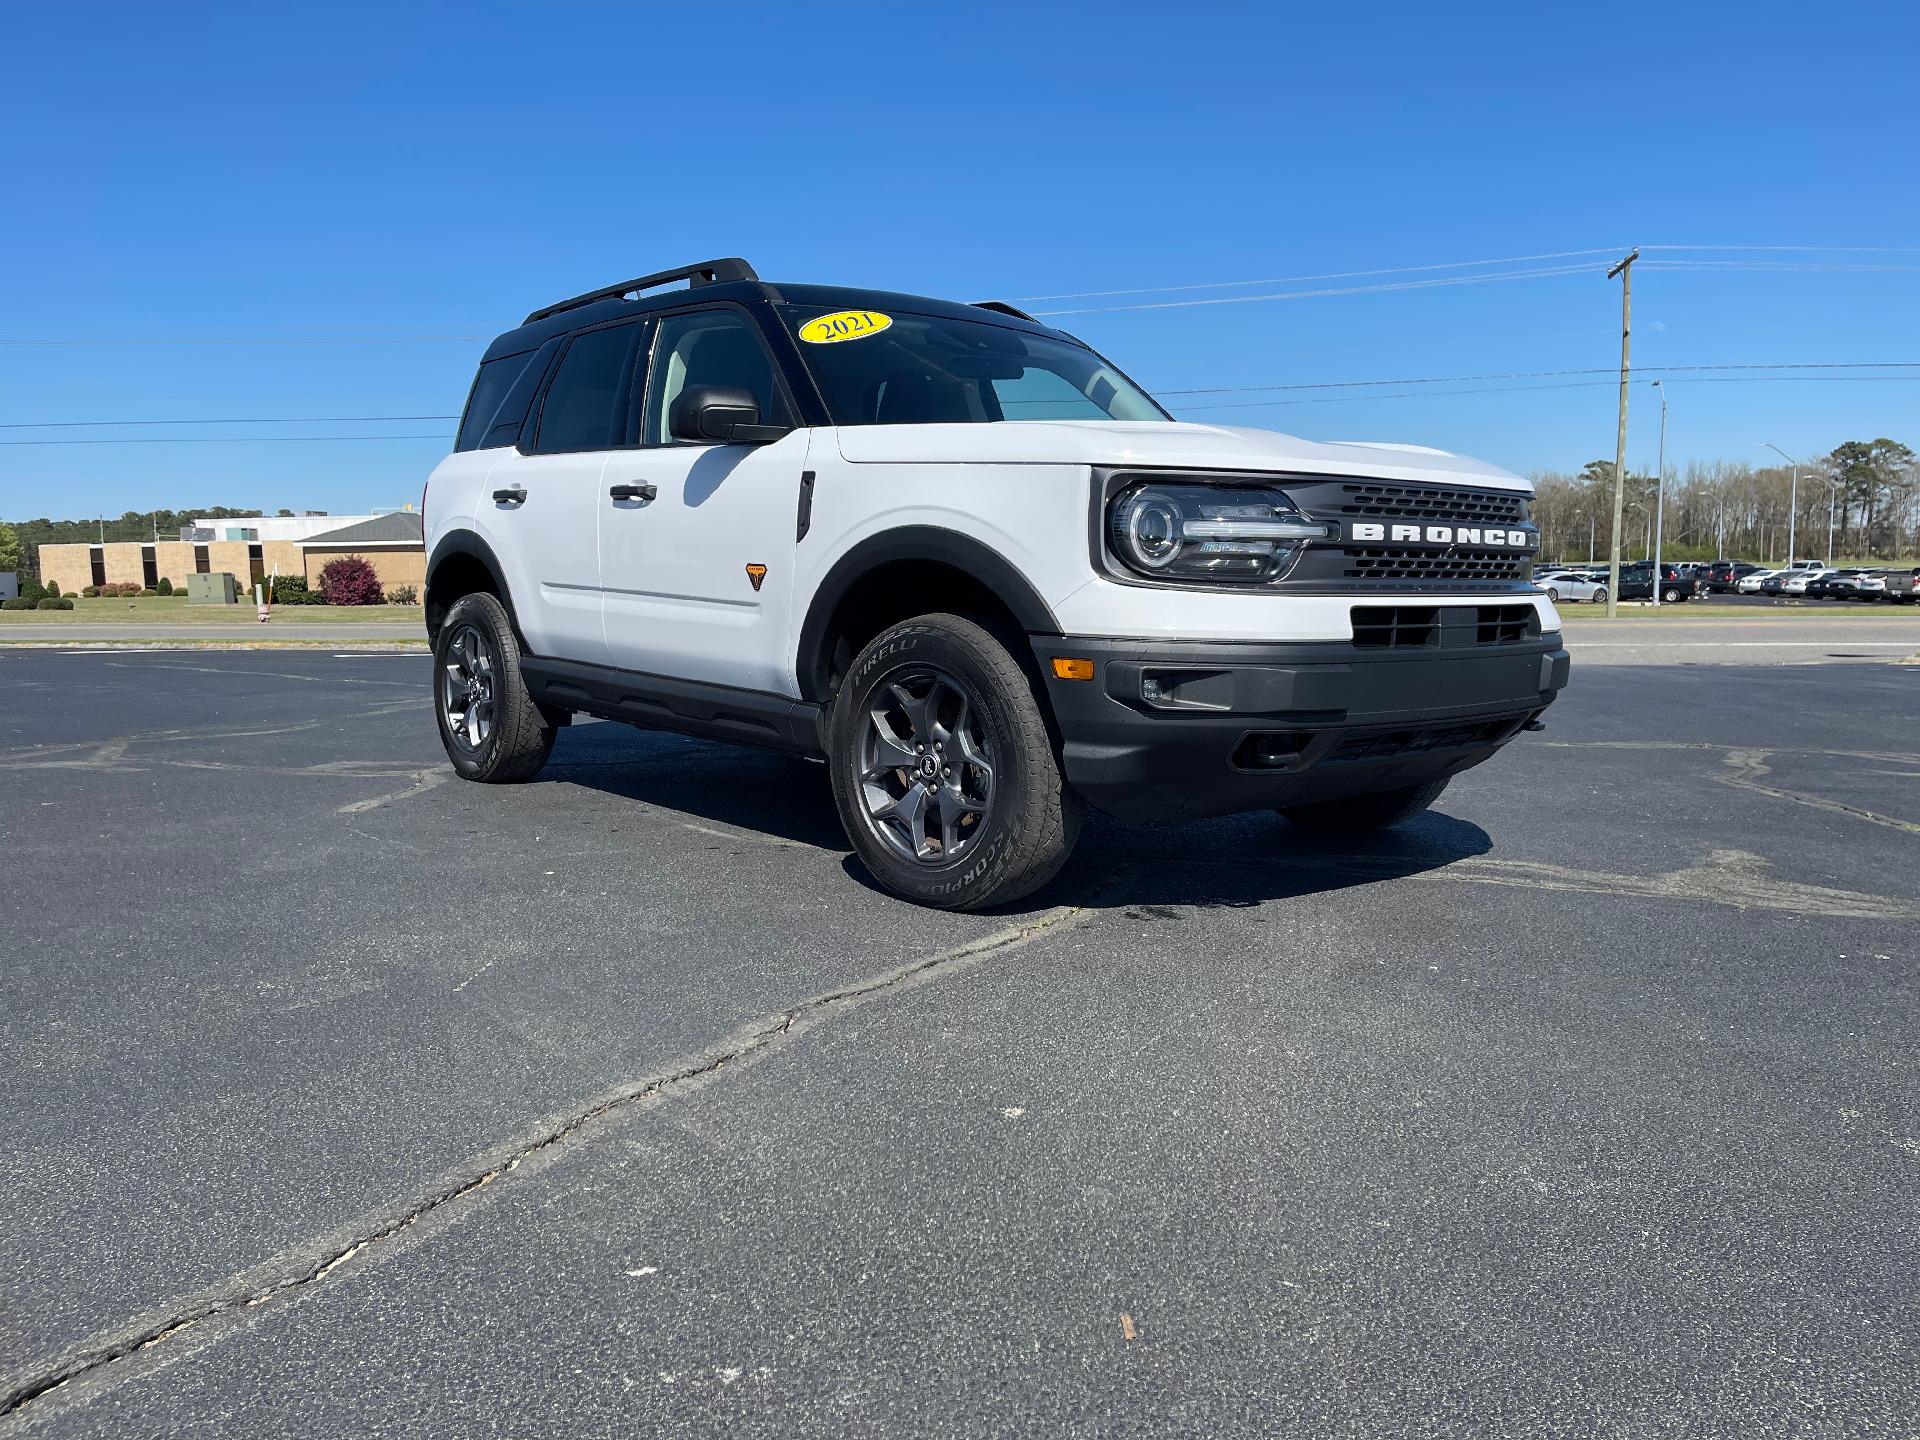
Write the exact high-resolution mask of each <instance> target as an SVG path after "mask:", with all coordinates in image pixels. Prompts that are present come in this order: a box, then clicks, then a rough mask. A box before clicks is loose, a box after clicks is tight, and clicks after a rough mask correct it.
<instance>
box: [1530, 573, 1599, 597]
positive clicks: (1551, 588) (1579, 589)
mask: <svg viewBox="0 0 1920 1440" xmlns="http://www.w3.org/2000/svg"><path fill="white" fill-rule="evenodd" d="M1533 583H1534V584H1536V585H1538V586H1539V587H1540V588H1541V589H1542V590H1544V591H1546V592H1547V598H1548V599H1549V600H1551V601H1553V602H1554V603H1555V604H1558V603H1559V602H1560V601H1562V600H1592V601H1597V602H1598V603H1600V604H1602V605H1604V604H1606V603H1607V582H1606V580H1605V579H1604V578H1602V579H1595V578H1594V577H1593V576H1592V575H1589V574H1585V573H1583V572H1581V571H1578V570H1556V571H1554V572H1552V573H1551V574H1548V575H1544V576H1536V577H1534V582H1533Z"/></svg>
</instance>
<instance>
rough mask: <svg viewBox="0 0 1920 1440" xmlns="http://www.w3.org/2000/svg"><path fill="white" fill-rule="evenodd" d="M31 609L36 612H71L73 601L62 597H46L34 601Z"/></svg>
mask: <svg viewBox="0 0 1920 1440" xmlns="http://www.w3.org/2000/svg"><path fill="white" fill-rule="evenodd" d="M33 608H34V609H36V610H71V609H72V608H73V601H72V600H70V599H68V598H67V597H66V596H64V595H48V596H46V597H45V598H43V599H40V600H36V601H35V602H34V606H33Z"/></svg>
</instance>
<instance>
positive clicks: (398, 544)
mask: <svg viewBox="0 0 1920 1440" xmlns="http://www.w3.org/2000/svg"><path fill="white" fill-rule="evenodd" d="M300 544H301V547H302V550H303V552H304V554H305V557H306V576H307V583H308V584H309V585H312V586H315V587H316V588H317V587H318V586H319V584H320V571H321V569H322V568H323V567H325V565H326V563H327V562H328V561H329V560H334V559H338V558H339V557H340V556H342V555H358V556H359V557H360V558H361V559H363V560H365V561H366V562H367V563H368V564H370V565H372V566H373V570H374V573H375V574H376V575H378V576H379V577H380V588H381V589H382V590H393V589H395V588H397V587H399V586H401V585H411V586H413V587H414V589H416V590H425V589H426V588H427V547H426V537H425V536H424V535H423V534H422V533H421V529H420V516H419V513H418V512H417V511H412V510H395V511H394V512H392V513H391V514H388V515H376V516H374V517H373V518H372V519H371V520H362V521H360V522H359V523H358V524H355V525H344V526H342V527H341V528H340V529H338V530H329V531H327V532H325V533H324V534H321V535H314V536H311V537H309V538H308V539H306V540H303V541H301V542H300Z"/></svg>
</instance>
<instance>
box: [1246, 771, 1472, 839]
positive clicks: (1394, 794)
mask: <svg viewBox="0 0 1920 1440" xmlns="http://www.w3.org/2000/svg"><path fill="white" fill-rule="evenodd" d="M1446 788H1447V782H1446V781H1445V780H1432V781H1429V782H1428V783H1427V784H1425V785H1404V786H1402V787H1401V788H1399V789H1398V790H1376V791H1375V792H1374V793H1373V794H1371V795H1348V796H1346V797H1344V798H1342V799H1339V800H1316V801H1314V802H1313V803H1311V804H1308V805H1283V806H1281V807H1280V813H1281V814H1282V815H1284V816H1286V817H1287V819H1288V820H1290V821H1292V822H1293V823H1294V824H1295V825H1299V826H1302V827H1304V828H1305V829H1308V830H1325V831H1331V832H1336V833H1345V834H1354V833H1357V832H1360V831H1366V830H1384V829H1385V828H1386V827H1387V826H1389V825H1398V824H1400V822H1401V821H1403V820H1411V819H1412V818H1413V817H1414V816H1416V815H1418V814H1419V813H1420V812H1421V811H1422V810H1425V809H1426V808H1427V807H1428V806H1429V805H1431V804H1433V802H1434V801H1436V800H1438V799H1439V798H1440V792H1441V791H1443V790H1445V789H1446Z"/></svg>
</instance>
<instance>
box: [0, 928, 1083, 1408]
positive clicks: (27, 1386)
mask: <svg viewBox="0 0 1920 1440" xmlns="http://www.w3.org/2000/svg"><path fill="white" fill-rule="evenodd" d="M1097 913H1099V912H1098V910H1097V909H1096V908H1095V907H1094V906H1092V905H1085V906H1078V905H1062V906H1056V907H1055V908H1054V909H1052V910H1048V911H1045V912H1043V913H1042V914H1040V915H1038V916H1036V917H1034V918H1033V919H1031V920H1028V921H1025V922H1023V923H1021V924H1018V925H1013V926H1009V927H1007V928H1006V929H1002V930H997V931H994V932H993V933H992V934H989V935H985V936H982V937H981V938H979V939H977V940H973V941H969V942H968V943H967V944H964V945H959V946H955V947H953V948H952V949H949V950H943V951H940V952H939V953H937V954H934V955H930V956H927V957H926V958H924V959H921V960H915V961H909V962H908V963H907V964H905V965H900V966H896V967H894V968H892V969H890V970H884V971H881V972H880V973H879V974H876V975H873V976H870V977H868V978H866V979H863V980H858V981H855V982H854V983H852V984H850V985H847V986H844V987H842V988H840V989H837V990H831V991H827V992H825V993H822V994H819V995H815V996H813V997H812V998H810V999H807V1000H804V1001H802V1002H800V1003H799V1004H797V1005H794V1006H791V1007H789V1008H788V1009H785V1010H781V1011H779V1012H777V1013H775V1014H774V1015H771V1016H767V1017H763V1018H762V1019H760V1020H756V1021H750V1022H748V1023H747V1024H746V1025H743V1026H741V1027H740V1028H738V1029H736V1030H735V1031H733V1032H732V1034H730V1035H729V1036H728V1037H726V1038H725V1039H723V1040H722V1041H720V1042H719V1043H718V1044H717V1045H715V1046H713V1047H710V1048H709V1049H707V1050H704V1051H700V1052H698V1053H696V1054H694V1055H692V1056H688V1057H683V1058H680V1059H676V1060H674V1061H671V1062H669V1064H668V1065H667V1066H666V1067H664V1068H662V1069H660V1070H657V1071H655V1072H653V1073H652V1074H650V1075H647V1076H644V1077H642V1078H640V1079H638V1080H634V1081H629V1082H628V1083H627V1084H625V1085H622V1086H619V1087H616V1088H615V1089H613V1090H611V1091H606V1092H603V1093H602V1094H601V1095H600V1096H599V1097H597V1098H596V1099H594V1100H591V1101H589V1102H587V1103H586V1104H585V1105H583V1106H581V1107H580V1108H578V1109H576V1110H573V1111H569V1112H564V1113H562V1114H561V1115H559V1116H558V1117H549V1118H548V1119H547V1120H546V1121H543V1122H541V1124H540V1125H539V1126H538V1127H537V1128H536V1129H534V1130H533V1131H532V1132H531V1133H530V1134H529V1135H527V1136H525V1137H523V1138H522V1139H521V1140H519V1141H516V1142H510V1143H509V1144H507V1145H506V1146H503V1147H497V1148H495V1149H493V1150H491V1151H486V1152H482V1154H481V1155H479V1156H477V1157H475V1158H474V1159H473V1160H472V1161H469V1162H468V1163H467V1165H466V1166H464V1167H460V1168H456V1169H455V1170H454V1171H451V1172H449V1173H448V1175H447V1176H445V1177H443V1178H442V1180H441V1181H440V1182H438V1183H437V1184H435V1185H434V1186H432V1187H430V1188H429V1189H428V1190H427V1191H426V1193H425V1194H424V1195H421V1196H418V1197H416V1198H415V1199H414V1200H412V1201H409V1202H406V1203H404V1204H402V1205H400V1206H398V1207H392V1206H390V1207H387V1208H385V1209H383V1210H381V1211H378V1212H375V1213H373V1214H372V1215H369V1216H363V1217H362V1218H361V1219H360V1220H359V1221H356V1222H349V1224H347V1225H345V1226H342V1227H339V1228H337V1229H335V1230H333V1231H331V1232H329V1233H328V1234H327V1235H326V1236H324V1237H321V1238H320V1239H318V1240H314V1241H309V1242H306V1243H305V1244H303V1245H296V1246H293V1247H290V1248H289V1249H287V1250H284V1251H282V1252H281V1253H280V1255H278V1256H275V1257H272V1258H270V1259H268V1260H266V1261H263V1262H261V1263H260V1264H258V1265H255V1266H252V1267H250V1268H249V1269H248V1270H245V1271H242V1272H240V1273H239V1274H238V1275H236V1276H233V1277H230V1278H229V1279H228V1280H227V1281H225V1282H222V1283H221V1284H219V1285H216V1286H213V1287H209V1288H207V1289H204V1290H202V1291H200V1292H198V1293H197V1294H195V1295H193V1296H191V1297H189V1298H188V1299H186V1300H184V1301H181V1302H178V1303H176V1304H175V1305H173V1306H172V1307H170V1308H164V1309H162V1308H159V1307H156V1309H155V1310H153V1311H150V1312H149V1315H150V1316H151V1318H149V1319H145V1320H135V1321H133V1322H131V1323H129V1324H127V1325H124V1326H121V1327H119V1328H118V1329H116V1330H110V1331H107V1332H104V1333H100V1334H97V1335H96V1336H94V1337H91V1338H89V1339H88V1340H86V1341H83V1342H81V1343H80V1344H78V1345H76V1346H72V1347H69V1349H68V1350H67V1351H66V1352H65V1353H64V1354H63V1355H62V1356H60V1357H58V1358H57V1359H55V1360H54V1361H52V1362H51V1363H50V1364H48V1365H46V1366H44V1367H43V1368H42V1369H40V1370H39V1371H38V1372H36V1373H34V1374H30V1375H27V1376H24V1377H22V1378H21V1379H18V1380H16V1381H14V1382H12V1383H11V1384H9V1385H8V1386H7V1388H6V1389H5V1390H4V1391H0V1423H7V1428H8V1429H14V1428H15V1424H14V1423H8V1422H18V1421H20V1420H22V1419H24V1420H26V1421H27V1423H29V1424H31V1423H32V1420H33V1418H34V1416H35V1415H36V1414H39V1413H43V1412H40V1411H38V1410H37V1409H30V1407H37V1406H38V1405H40V1404H42V1403H44V1402H45V1401H47V1400H48V1399H49V1398H50V1397H54V1396H56V1395H58V1394H59V1392H61V1391H63V1390H66V1389H67V1387H69V1386H77V1385H79V1384H81V1383H82V1382H86V1381H92V1382H94V1383H93V1384H91V1385H89V1386H87V1393H86V1394H85V1395H79V1394H75V1396H74V1398H75V1399H76V1401H77V1402H78V1403H85V1401H86V1400H89V1399H92V1398H93V1397H94V1396H95V1395H97V1394H99V1393H101V1392H102V1391H104V1390H105V1389H107V1388H110V1387H111V1386H113V1385H115V1384H117V1383H121V1382H122V1381H124V1380H131V1379H133V1378H136V1377H137V1376H138V1375H140V1374H144V1373H148V1371H147V1369H146V1367H141V1368H139V1369H136V1370H133V1371H130V1372H126V1373H123V1374H121V1375H120V1376H118V1377H114V1376H110V1375H108V1374H106V1373H103V1372H107V1371H109V1370H110V1369H111V1368H112V1367H115V1366H118V1365H120V1364H121V1363H122V1362H125V1361H128V1360H131V1359H134V1358H135V1357H138V1356H141V1355H142V1354H143V1353H144V1352H147V1351H150V1350H152V1349H153V1348H154V1347H156V1346H161V1345H164V1344H165V1343H166V1342H167V1341H169V1340H171V1339H173V1338H174V1337H175V1336H178V1335H180V1334H182V1333H183V1332H185V1331H188V1330H191V1329H193V1328H194V1327H196V1326H201V1325H206V1324H210V1323H211V1322H215V1321H219V1320H222V1319H226V1320H227V1321H228V1322H229V1323H228V1324H227V1325H226V1326H224V1327H222V1328H221V1329H220V1330H219V1332H218V1333H217V1334H209V1335H208V1336H207V1343H209V1344H211V1343H215V1342H217V1341H218V1340H219V1339H223V1338H225V1336H226V1335H228V1334H231V1333H234V1332H235V1331H237V1329H238V1328H239V1325H238V1321H239V1319H241V1318H244V1316H245V1313H246V1312H248V1311H253V1310H258V1309H261V1308H262V1307H265V1306H269V1305H272V1304H275V1303H276V1302H280V1301H283V1300H292V1299H297V1298H299V1297H300V1296H301V1295H303V1294H304V1293H306V1292H307V1291H308V1289H309V1288H310V1287H311V1286H313V1285H315V1284H317V1283H318V1282H320V1281H323V1280H325V1279H327V1278H328V1277H329V1276H332V1275H334V1274H335V1273H337V1272H339V1271H340V1270H342V1268H343V1267H349V1266H351V1268H352V1269H355V1270H358V1269H362V1268H366V1267H367V1266H369V1265H371V1264H373V1263H377V1260H378V1259H379V1258H381V1257H382V1256H384V1255H390V1254H395V1253H398V1246H397V1245H394V1244H393V1242H395V1241H397V1240H399V1239H400V1238H402V1237H405V1236H408V1235H409V1234H410V1233H411V1234H421V1235H424V1234H426V1233H428V1231H427V1227H428V1225H429V1223H430V1222H431V1228H432V1231H434V1232H437V1231H438V1230H439V1229H441V1228H444V1227H445V1226H447V1225H451V1224H453V1223H455V1222H456V1221H458V1220H459V1219H462V1218H464V1216H465V1215H467V1214H470V1213H472V1211H473V1208H474V1205H475V1204H477V1203H478V1201H477V1199H476V1197H479V1196H481V1195H482V1194H483V1193H484V1192H486V1191H488V1190H489V1189H490V1188H491V1187H492V1186H494V1184H495V1183H496V1182H498V1181H502V1180H505V1179H507V1178H508V1177H510V1176H513V1175H516V1174H522V1173H531V1172H532V1169H533V1168H534V1167H543V1166H544V1163H550V1162H551V1161H552V1160H554V1159H556V1158H558V1155H559V1154H560V1152H561V1151H562V1149H563V1147H565V1146H566V1145H567V1143H568V1142H569V1141H572V1140H575V1139H576V1138H579V1137H581V1136H582V1135H583V1132H587V1131H589V1130H592V1131H596V1132H599V1131H601V1130H602V1129H603V1128H604V1125H603V1122H607V1121H609V1120H610V1119H612V1118H614V1117H624V1115H625V1114H627V1113H631V1112H634V1111H637V1110H638V1109H639V1108H641V1107H643V1106H644V1105H646V1104H647V1103H648V1102H650V1101H660V1100H665V1099H670V1098H674V1097H676V1096H678V1095H681V1094H685V1093H688V1092H690V1091H691V1090H693V1089H695V1088H698V1087H700V1086H702V1085H704V1084H706V1083H708V1082H710V1081H711V1080H712V1078H713V1077H714V1076H716V1075H718V1074H720V1073H721V1072H722V1071H724V1070H739V1069H743V1068H745V1067H746V1066H747V1065H748V1064H751V1063H753V1062H755V1061H758V1060H761V1059H764V1058H766V1057H767V1056H768V1055H770V1054H772V1053H774V1052H775V1051H776V1050H778V1049H780V1048H783V1047H784V1045H785V1044H786V1043H787V1042H789V1041H790V1040H793V1039H797V1038H798V1037H800V1036H802V1035H805V1034H806V1033H808V1032H809V1031H812V1030H815V1029H818V1028H820V1027H821V1026H822V1025H824V1024H827V1023H829V1022H830V1021H831V1020H832V1019H834V1018H837V1017H838V1016H841V1015H845V1014H849V1013H851V1012H852V1011H854V1010H856V1009H858V1008H859V1007H860V1006H861V1005H864V1004H867V1003H869V1002H870V1001H872V1000H874V999H876V998H878V997H881V996H885V995H890V994H894V993H897V992H900V991H905V990H911V989H916V988H918V987H920V986H922V985H925V984H929V983H931V982H932V981H934V980H936V979H939V978H941V977H943V976H945V975H948V974H952V973H954V972H956V971H958V970H961V969H965V968H969V967H970V966H971V965H973V964H976V963H979V962H981V961H983V960H985V959H987V958H988V957H990V956H994V955H1000V954H1004V953H1006V952H1008V951H1010V950H1016V949H1019V948H1021V947H1022V946H1024V945H1027V944H1029V943H1031V942H1032V941H1034V940H1036V939H1038V938H1040V937H1041V936H1043V935H1046V934H1049V933H1057V932H1059V931H1062V930H1066V929H1070V928H1072V927H1073V926H1075V925H1078V924H1081V923H1084V922H1085V921H1087V920H1089V919H1091V918H1092V917H1093V916H1094V915H1096V914H1097ZM462 1202H471V1203H464V1204H463V1203H462ZM382 1246H387V1247H388V1248H386V1249H385V1250H384V1251H383V1250H381V1248H380V1247H382ZM369 1251H373V1252H375V1254H374V1256H373V1257H372V1258H368V1259H363V1258H362V1257H363V1256H366V1255H367V1254H368V1252H369ZM355 1261H359V1262H360V1263H359V1264H353V1263H352V1262H355ZM70 1393H73V1392H70Z"/></svg>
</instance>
